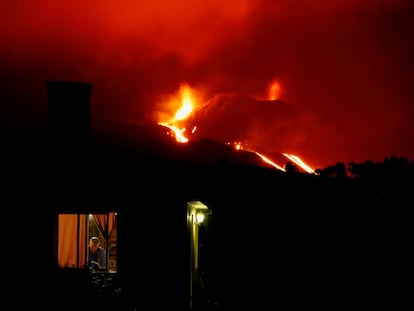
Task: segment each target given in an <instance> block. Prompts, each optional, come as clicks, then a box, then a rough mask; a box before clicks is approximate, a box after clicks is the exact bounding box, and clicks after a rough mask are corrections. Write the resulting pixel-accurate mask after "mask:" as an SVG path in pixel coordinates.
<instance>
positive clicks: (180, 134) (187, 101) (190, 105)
mask: <svg viewBox="0 0 414 311" xmlns="http://www.w3.org/2000/svg"><path fill="white" fill-rule="evenodd" d="M196 94H197V93H196V91H195V90H194V89H193V88H191V87H190V86H189V85H188V84H187V83H183V84H181V85H180V90H179V102H180V103H181V105H180V107H179V108H178V110H177V111H176V112H175V114H174V116H173V117H171V118H170V119H169V120H170V121H168V122H158V124H159V125H162V126H164V127H166V128H168V129H169V130H170V131H171V132H170V133H168V134H169V135H172V136H174V137H175V139H176V141H177V142H179V143H187V142H188V141H189V138H188V137H186V136H185V134H184V133H185V131H186V128H185V127H182V125H183V123H184V122H185V120H186V119H187V118H188V117H189V116H190V115H191V114H193V113H195V112H194V111H195V107H197V106H198V107H200V106H201V101H200V100H199V98H198V97H197V95H196ZM279 94H280V84H279V83H278V82H277V81H275V80H274V81H272V83H271V84H270V87H269V99H270V100H276V99H277V98H278V96H279ZM170 105H174V106H177V100H172V101H171V103H170ZM196 130H197V126H194V127H193V128H192V130H191V133H192V134H194V132H195V131H196ZM227 144H228V145H233V147H234V148H235V149H236V150H246V151H249V152H252V153H255V154H256V155H258V156H259V157H260V158H261V159H262V160H263V162H265V163H267V164H270V165H271V166H273V167H275V168H277V169H278V170H281V171H283V172H285V171H286V170H285V168H283V167H282V166H280V165H278V164H276V163H275V162H273V161H272V160H271V159H269V158H268V157H266V156H264V155H263V154H261V153H260V152H258V151H256V150H247V149H246V148H245V147H244V146H243V143H242V142H240V141H235V142H233V143H227ZM283 155H284V156H285V157H287V158H288V159H289V160H290V161H292V162H293V163H295V164H296V165H298V166H299V167H300V168H301V169H303V170H304V171H306V172H308V173H314V170H313V169H312V168H311V167H309V166H308V165H307V164H305V163H304V162H303V161H302V160H301V159H300V158H299V157H298V156H295V155H292V154H288V153H283Z"/></svg>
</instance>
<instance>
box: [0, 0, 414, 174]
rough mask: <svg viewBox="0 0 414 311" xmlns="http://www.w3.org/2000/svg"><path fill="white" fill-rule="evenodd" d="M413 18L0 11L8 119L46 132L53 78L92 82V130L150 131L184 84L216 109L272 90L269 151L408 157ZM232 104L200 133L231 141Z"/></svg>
mask: <svg viewBox="0 0 414 311" xmlns="http://www.w3.org/2000/svg"><path fill="white" fill-rule="evenodd" d="M413 7H414V5H413V4H412V2H411V1H409V0H405V1H404V0H401V1H391V0H368V1H356V0H338V1H323V0H297V1H290V0H282V1H266V0H262V1H249V0H244V1H243V0H232V1H220V0H215V1H204V2H199V1H189V0H188V1H162V0H153V1H132V0H122V1H121V0H118V1H114V0H107V1H104V0H93V1H86V0H82V1H80V0H72V1H51V0H33V1H29V0H27V1H24V0H15V1H3V2H2V3H1V4H0V12H1V13H0V14H1V16H0V17H1V22H0V23H1V25H0V26H1V27H0V39H1V42H2V46H1V48H0V65H1V68H2V70H1V73H0V77H1V82H2V87H1V94H0V101H1V108H0V113H1V115H2V117H3V118H2V120H3V123H8V124H9V125H13V124H14V123H16V124H17V123H20V124H39V125H41V124H44V120H45V118H46V116H45V104H46V94H45V92H46V90H45V86H44V83H45V81H47V80H81V81H87V82H90V83H93V84H94V88H93V91H92V113H93V119H94V120H95V121H96V122H98V121H99V120H112V119H113V120H120V121H129V122H131V121H140V120H149V121H151V122H153V121H155V120H153V119H152V118H153V113H152V111H153V109H154V105H156V104H157V105H158V103H159V100H160V98H162V97H163V96H165V95H166V94H171V93H174V92H176V91H177V89H178V87H179V84H180V83H181V82H182V81H186V82H188V83H189V84H190V85H192V86H194V87H195V88H199V89H201V90H202V92H203V95H204V97H205V100H206V101H210V102H211V99H213V98H215V99H216V101H217V98H220V95H221V94H228V93H231V94H237V96H241V97H244V96H251V97H253V98H257V97H263V96H265V94H266V92H267V90H266V87H267V85H268V83H269V82H270V81H271V80H277V81H279V83H280V84H281V87H282V93H281V97H280V100H281V101H282V102H283V103H285V104H286V105H288V107H290V108H289V113H280V112H279V111H274V110H272V109H273V108H272V109H269V111H266V118H267V119H266V120H268V119H269V118H271V117H270V116H274V118H275V120H277V121H275V123H274V124H271V125H270V124H268V123H266V124H267V126H266V127H265V129H266V131H265V134H266V135H265V136H263V138H261V140H262V141H266V142H272V143H269V145H266V149H267V148H269V149H271V150H272V151H273V150H274V149H277V148H282V149H292V150H289V151H290V152H292V153H298V154H299V155H300V156H303V157H304V158H305V159H308V160H309V162H310V163H312V164H314V165H316V166H323V165H328V164H331V163H336V162H337V161H344V162H348V161H352V160H354V161H364V160H367V159H371V160H382V159H383V158H384V157H385V156H389V155H392V154H397V155H402V156H407V157H409V158H413V157H414V147H413V145H412V144H411V142H412V141H413V139H414V130H413V127H412V122H411V120H413V117H414V112H413V108H412V107H413V105H412V102H413V98H414V87H413V81H414V74H413V73H414V62H413V58H412V55H414V45H413V42H414V40H413V29H414V25H413V23H414V22H413V18H412V17H413V15H414V8H413ZM220 102H221V101H218V102H217V103H220ZM217 103H216V105H218V104H217ZM229 104H232V105H234V109H240V107H238V106H237V105H239V103H238V102H236V101H234V100H231V101H225V102H224V103H223V105H225V106H226V109H224V110H225V111H226V113H225V114H224V115H222V116H218V115H217V114H216V115H214V114H212V115H206V116H204V118H203V122H204V123H205V124H206V126H207V124H210V123H214V124H215V125H216V129H217V132H219V129H220V128H221V127H220V126H222V133H228V132H232V133H233V132H234V131H236V130H235V128H239V127H238V126H234V127H233V128H232V127H231V122H230V123H229V122H227V123H226V124H223V123H220V122H218V121H217V120H218V119H220V118H222V119H225V120H227V121H228V120H230V116H231V111H232V109H231V108H232V107H230V108H228V107H229ZM251 104H253V105H254V104H255V103H252V102H251ZM157 108H159V107H157ZM249 109H250V108H249ZM249 109H247V108H246V112H245V115H244V116H243V118H245V119H246V120H249V113H250V110H249ZM239 113H240V114H243V110H241V109H240V111H239ZM226 114H228V115H226ZM259 119H260V118H259ZM253 120H256V121H253ZM102 122H103V121H102ZM256 122H257V118H256V119H250V121H249V122H247V123H248V124H249V127H247V128H246V129H245V131H246V135H248V137H249V139H252V138H250V137H253V136H254V137H259V135H258V134H257V133H260V131H258V130H257V124H256ZM259 128H260V126H259ZM263 133H264V132H263ZM226 135H228V134H226ZM260 137H261V136H260ZM226 138H227V137H226ZM256 139H258V138H256Z"/></svg>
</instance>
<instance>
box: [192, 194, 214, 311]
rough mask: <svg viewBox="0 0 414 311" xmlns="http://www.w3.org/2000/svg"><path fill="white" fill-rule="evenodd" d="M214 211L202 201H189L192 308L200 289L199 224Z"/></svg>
mask: <svg viewBox="0 0 414 311" xmlns="http://www.w3.org/2000/svg"><path fill="white" fill-rule="evenodd" d="M211 213H212V211H211V210H209V208H208V207H207V206H206V205H204V204H203V203H202V202H200V201H191V202H188V203H187V224H188V229H189V235H190V293H189V294H190V301H189V303H190V309H192V308H193V306H194V304H193V303H194V298H197V295H198V294H199V290H200V279H199V278H200V275H199V249H198V248H199V240H198V230H199V226H200V225H202V224H203V223H204V222H205V218H206V216H208V215H211Z"/></svg>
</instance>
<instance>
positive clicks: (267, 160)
mask: <svg viewBox="0 0 414 311" xmlns="http://www.w3.org/2000/svg"><path fill="white" fill-rule="evenodd" d="M255 153H256V154H257V155H258V156H259V157H260V158H261V159H262V160H263V161H264V162H266V163H268V164H270V165H272V166H274V167H276V168H277V169H278V170H281V171H283V172H285V169H284V168H283V167H281V166H280V165H277V164H276V163H275V162H273V161H272V160H270V159H269V158H267V157H265V156H264V155H263V154H261V153H259V152H257V151H256V152H255Z"/></svg>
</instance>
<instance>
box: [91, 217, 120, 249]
mask: <svg viewBox="0 0 414 311" xmlns="http://www.w3.org/2000/svg"><path fill="white" fill-rule="evenodd" d="M93 218H94V220H95V223H96V225H97V226H98V228H99V231H100V232H101V233H102V235H103V237H104V239H105V245H106V248H108V242H109V239H110V238H111V234H112V232H113V229H114V228H115V227H116V215H115V213H113V212H111V213H108V214H94V215H93Z"/></svg>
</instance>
